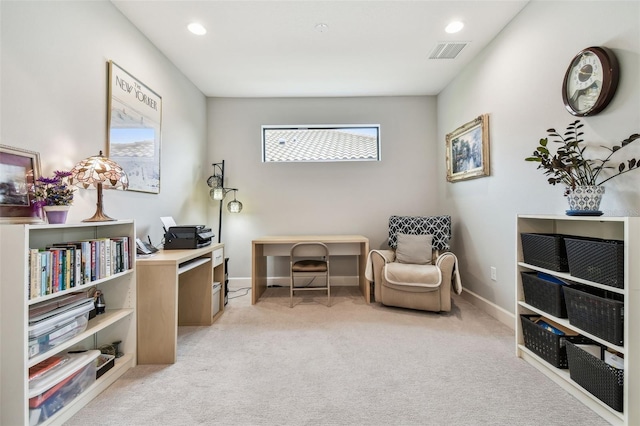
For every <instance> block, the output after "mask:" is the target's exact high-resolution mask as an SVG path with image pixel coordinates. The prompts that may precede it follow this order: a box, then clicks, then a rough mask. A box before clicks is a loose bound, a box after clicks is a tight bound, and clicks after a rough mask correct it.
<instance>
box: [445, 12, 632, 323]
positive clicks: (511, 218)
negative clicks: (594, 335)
mask: <svg viewBox="0 0 640 426" xmlns="http://www.w3.org/2000/svg"><path fill="white" fill-rule="evenodd" d="M589 46H607V47H609V48H612V49H613V50H614V52H615V53H616V55H617V57H618V60H619V62H620V66H621V79H620V85H619V87H618V90H617V94H616V96H615V98H614V99H613V101H612V103H611V104H610V105H609V107H608V108H607V109H605V110H604V111H603V112H602V113H600V114H599V115H596V116H594V117H589V118H585V119H583V120H582V121H583V123H584V124H585V127H584V132H585V138H586V140H587V141H590V142H593V143H596V144H600V143H602V144H606V145H608V146H611V144H612V143H614V142H619V141H621V140H622V139H624V138H625V137H627V136H629V135H630V134H632V133H637V132H639V131H640V78H639V77H640V73H639V72H638V69H640V59H639V57H640V3H638V2H635V1H633V2H632V1H628V2H614V1H595V2H579V5H578V2H572V1H567V2H558V1H553V2H551V1H549V2H547V1H533V2H531V3H530V4H528V5H527V6H526V7H525V9H524V10H523V11H522V12H521V13H520V14H519V15H518V16H517V17H516V18H515V19H514V20H513V21H512V22H511V23H510V24H509V26H508V27H507V28H506V29H505V30H503V31H502V33H501V34H500V35H499V36H498V37H496V39H495V40H494V41H493V42H492V43H491V44H490V45H489V46H488V47H487V48H486V49H485V50H484V51H483V52H482V54H481V55H480V56H479V57H478V58H477V59H476V60H474V61H473V62H472V63H471V64H470V65H469V66H468V67H466V68H465V70H464V72H463V73H462V74H461V75H459V76H458V77H457V78H456V79H455V80H454V81H453V82H452V83H451V84H450V85H449V86H448V87H447V88H446V89H445V90H444V91H443V92H441V93H440V95H439V96H438V106H437V111H438V115H437V117H438V140H439V141H441V142H439V143H438V156H439V158H444V156H445V149H444V146H445V144H444V140H445V135H446V134H447V133H448V132H451V131H452V130H454V129H456V128H457V127H458V126H460V125H461V124H463V123H465V122H467V121H470V120H471V119H473V118H474V117H477V116H478V115H480V114H483V113H488V114H489V115H490V131H491V176H490V177H487V178H481V179H476V180H470V181H463V182H457V183H446V182H445V181H444V179H441V178H440V179H438V180H437V187H438V194H439V196H440V205H441V207H442V208H443V209H444V210H448V211H451V212H452V215H453V220H454V223H457V224H458V232H457V233H456V235H454V241H453V246H454V248H455V251H456V253H457V254H458V256H459V260H460V265H461V270H462V278H463V284H464V286H465V287H466V288H467V289H469V290H471V291H472V292H474V293H476V294H478V295H480V296H481V297H483V298H485V299H487V300H489V301H490V302H492V303H495V304H497V305H498V306H500V307H502V308H504V309H505V310H508V311H510V312H513V311H514V297H515V296H514V280H515V265H514V262H515V256H516V255H515V247H516V243H515V239H516V234H515V218H516V215H517V214H519V213H552V214H564V212H565V210H566V209H567V203H566V199H564V197H563V196H562V192H563V188H560V187H554V186H551V185H549V184H547V183H546V177H545V176H544V175H543V173H542V171H541V170H537V169H536V165H535V164H533V163H525V162H524V161H523V159H524V158H525V157H526V156H529V155H530V154H531V152H533V150H534V149H535V147H536V145H537V143H538V140H539V139H540V138H542V137H545V136H546V129H548V128H550V127H555V128H556V129H558V130H564V129H565V127H566V125H567V124H569V123H570V122H572V121H573V120H575V117H574V116H572V115H570V114H569V113H568V112H567V111H566V110H565V108H564V105H563V103H562V95H561V88H562V79H563V77H564V73H565V71H566V69H567V67H568V65H569V63H570V61H571V59H572V58H573V56H574V55H576V54H577V53H578V52H579V51H580V50H582V49H584V48H586V47H589ZM630 148H631V146H630ZM635 148H636V149H635V150H634V154H635V158H637V159H640V154H639V152H640V151H638V149H637V148H638V147H635ZM625 151H628V150H627V148H625V150H624V151H621V152H620V153H618V154H619V155H617V156H616V157H615V158H619V159H620V160H621V161H622V160H625V159H627V158H631V157H632V156H630V155H629V154H631V152H625ZM437 164H438V166H439V167H440V172H439V173H438V176H442V175H443V173H444V170H445V168H444V163H443V162H442V161H439V162H438V163H437ZM639 183H640V171H632V172H631V173H629V174H627V175H624V176H620V177H618V178H616V179H614V180H613V181H610V183H607V184H606V191H607V193H606V194H605V197H604V199H603V202H602V205H601V208H602V209H603V210H604V211H605V214H617V215H638V214H640V197H638V184H639ZM491 266H495V267H496V268H497V270H498V274H497V275H498V280H497V282H493V281H491V280H490V267H491Z"/></svg>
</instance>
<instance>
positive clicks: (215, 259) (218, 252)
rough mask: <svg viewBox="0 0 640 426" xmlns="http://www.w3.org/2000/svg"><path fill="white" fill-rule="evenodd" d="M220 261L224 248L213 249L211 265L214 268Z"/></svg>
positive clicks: (222, 259)
mask: <svg viewBox="0 0 640 426" xmlns="http://www.w3.org/2000/svg"><path fill="white" fill-rule="evenodd" d="M222 261H224V249H223V248H219V249H217V250H214V251H213V267H214V268H215V267H216V266H218V265H222Z"/></svg>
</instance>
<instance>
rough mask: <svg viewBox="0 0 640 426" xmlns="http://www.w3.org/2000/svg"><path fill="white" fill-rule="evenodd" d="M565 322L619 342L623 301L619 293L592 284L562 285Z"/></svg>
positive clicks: (622, 324) (622, 335)
mask: <svg viewBox="0 0 640 426" xmlns="http://www.w3.org/2000/svg"><path fill="white" fill-rule="evenodd" d="M564 296H565V301H566V303H567V314H568V317H569V323H571V324H572V325H575V326H576V327H579V328H580V329H582V330H584V331H586V332H588V333H591V334H593V335H594V336H597V337H600V338H601V339H604V340H606V341H607V342H611V343H613V344H615V345H622V344H623V339H624V302H623V301H622V300H616V299H622V298H623V297H622V295H620V294H616V293H613V292H609V291H606V290H601V289H598V288H593V287H586V286H585V287H579V286H565V288H564Z"/></svg>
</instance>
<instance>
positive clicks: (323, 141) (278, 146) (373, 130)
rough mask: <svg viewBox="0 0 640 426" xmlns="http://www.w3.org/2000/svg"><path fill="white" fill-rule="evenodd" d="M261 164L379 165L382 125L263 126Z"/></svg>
mask: <svg viewBox="0 0 640 426" xmlns="http://www.w3.org/2000/svg"><path fill="white" fill-rule="evenodd" d="M262 161H263V162H265V163H275V162H299V161H380V125H379V124H367V125H311V126H262Z"/></svg>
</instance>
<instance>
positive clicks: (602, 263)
mask: <svg viewBox="0 0 640 426" xmlns="http://www.w3.org/2000/svg"><path fill="white" fill-rule="evenodd" d="M565 245H566V248H567V260H568V261H569V273H570V274H571V275H572V276H574V277H578V278H584V279H585V280H589V281H593V282H596V283H600V284H605V285H610V286H612V287H616V288H624V241H619V240H602V239H594V238H590V239H583V238H571V237H565Z"/></svg>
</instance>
